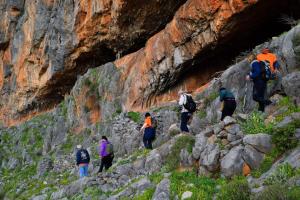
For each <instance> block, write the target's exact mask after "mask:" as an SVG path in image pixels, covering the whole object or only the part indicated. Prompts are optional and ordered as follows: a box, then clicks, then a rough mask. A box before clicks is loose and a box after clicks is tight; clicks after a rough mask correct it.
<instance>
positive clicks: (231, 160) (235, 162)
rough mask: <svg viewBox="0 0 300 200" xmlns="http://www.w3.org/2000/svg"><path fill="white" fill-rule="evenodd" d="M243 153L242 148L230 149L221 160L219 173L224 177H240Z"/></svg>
mask: <svg viewBox="0 0 300 200" xmlns="http://www.w3.org/2000/svg"><path fill="white" fill-rule="evenodd" d="M243 151H244V148H243V147H242V146H237V147H234V148H232V149H231V150H230V151H229V153H228V154H226V155H225V156H224V157H223V158H222V160H221V172H222V174H223V175H224V176H225V177H232V176H234V175H240V174H242V172H243V165H244V160H243Z"/></svg>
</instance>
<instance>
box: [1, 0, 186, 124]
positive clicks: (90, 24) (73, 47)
mask: <svg viewBox="0 0 300 200" xmlns="http://www.w3.org/2000/svg"><path fill="white" fill-rule="evenodd" d="M182 3H184V1H183V0H174V1H173V0H171V1H170V0H160V1H157V0H149V1H132V0H126V1H124V0H93V1H79V0H76V1H71V0H70V1H69V0H67V1H61V0H42V1H33V0H29V1H24V0H14V1H11V0H5V1H1V2H0V13H1V14H0V18H1V21H0V88H1V105H0V107H1V113H2V117H1V118H2V119H5V120H9V121H7V123H10V122H13V121H14V120H13V119H16V120H18V118H19V117H22V116H23V117H25V116H27V115H30V114H31V113H34V112H39V111H41V110H45V109H47V108H52V107H53V106H54V105H55V104H57V103H58V102H60V101H61V100H62V99H63V95H64V94H65V93H66V92H69V91H70V89H71V88H72V86H73V85H74V83H75V81H76V78H77V76H78V75H80V74H82V73H83V72H86V70H87V69H88V68H90V67H96V66H98V65H101V64H104V63H106V62H108V61H112V60H114V59H115V57H116V56H120V55H122V54H126V53H128V52H131V51H134V50H136V49H137V48H140V47H141V45H143V43H144V41H145V40H147V38H149V37H150V36H151V35H153V34H154V33H156V32H157V31H159V30H160V29H161V28H162V27H163V26H164V25H165V24H166V23H167V22H168V21H169V20H170V18H171V17H172V16H173V14H174V12H175V11H176V10H177V9H178V7H179V6H180V5H181V4H182ZM3 113H5V114H3Z"/></svg>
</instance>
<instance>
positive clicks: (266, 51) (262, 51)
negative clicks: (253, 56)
mask: <svg viewBox="0 0 300 200" xmlns="http://www.w3.org/2000/svg"><path fill="white" fill-rule="evenodd" d="M261 53H263V54H267V53H270V49H268V48H263V49H262V50H261Z"/></svg>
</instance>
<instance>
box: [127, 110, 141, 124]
mask: <svg viewBox="0 0 300 200" xmlns="http://www.w3.org/2000/svg"><path fill="white" fill-rule="evenodd" d="M128 117H129V118H130V119H131V120H132V121H134V122H136V123H138V122H140V121H141V114H140V113H138V112H128Z"/></svg>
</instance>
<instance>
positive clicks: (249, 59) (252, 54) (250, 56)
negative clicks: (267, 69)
mask: <svg viewBox="0 0 300 200" xmlns="http://www.w3.org/2000/svg"><path fill="white" fill-rule="evenodd" d="M247 60H248V62H252V61H253V60H255V54H254V53H250V54H249V55H248V57H247Z"/></svg>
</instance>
